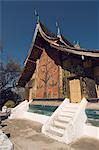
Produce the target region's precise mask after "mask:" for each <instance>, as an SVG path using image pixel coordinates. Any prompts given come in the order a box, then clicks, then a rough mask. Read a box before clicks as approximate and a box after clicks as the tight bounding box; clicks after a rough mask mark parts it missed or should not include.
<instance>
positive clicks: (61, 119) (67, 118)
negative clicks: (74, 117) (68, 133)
mask: <svg viewBox="0 0 99 150" xmlns="http://www.w3.org/2000/svg"><path fill="white" fill-rule="evenodd" d="M55 120H58V121H60V122H63V123H65V122H66V123H69V122H70V121H71V118H70V117H62V116H58V117H57V118H55Z"/></svg>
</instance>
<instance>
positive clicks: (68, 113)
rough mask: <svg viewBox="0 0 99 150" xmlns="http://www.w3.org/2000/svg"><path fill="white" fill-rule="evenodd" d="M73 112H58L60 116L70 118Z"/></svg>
mask: <svg viewBox="0 0 99 150" xmlns="http://www.w3.org/2000/svg"><path fill="white" fill-rule="evenodd" d="M74 115H75V114H74V113H70V112H66V113H65V112H60V115H59V116H62V117H70V118H72V117H73V116H74Z"/></svg>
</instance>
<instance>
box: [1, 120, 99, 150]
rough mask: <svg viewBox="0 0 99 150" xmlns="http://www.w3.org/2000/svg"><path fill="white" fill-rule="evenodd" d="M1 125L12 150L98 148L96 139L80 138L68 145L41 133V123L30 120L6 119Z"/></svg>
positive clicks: (79, 149) (92, 149) (98, 149)
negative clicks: (12, 146) (11, 144)
mask: <svg viewBox="0 0 99 150" xmlns="http://www.w3.org/2000/svg"><path fill="white" fill-rule="evenodd" d="M2 126H3V127H2V130H3V131H4V133H5V134H7V135H8V136H9V139H10V140H11V142H12V143H13V145H14V150H99V141H98V140H96V139H91V138H81V139H79V140H77V141H76V142H74V143H72V144H70V145H67V144H63V143H60V142H57V141H55V140H53V139H50V138H48V137H46V136H45V135H43V134H42V133H41V127H42V124H40V123H37V122H33V121H30V120H21V119H13V120H6V121H4V122H3V123H2Z"/></svg>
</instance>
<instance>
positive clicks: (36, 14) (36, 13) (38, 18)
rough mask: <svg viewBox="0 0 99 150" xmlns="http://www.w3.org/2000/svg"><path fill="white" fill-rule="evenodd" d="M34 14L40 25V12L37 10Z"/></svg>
mask: <svg viewBox="0 0 99 150" xmlns="http://www.w3.org/2000/svg"><path fill="white" fill-rule="evenodd" d="M34 14H35V16H36V17H37V23H39V21H40V17H39V14H38V12H37V10H36V9H35V10H34Z"/></svg>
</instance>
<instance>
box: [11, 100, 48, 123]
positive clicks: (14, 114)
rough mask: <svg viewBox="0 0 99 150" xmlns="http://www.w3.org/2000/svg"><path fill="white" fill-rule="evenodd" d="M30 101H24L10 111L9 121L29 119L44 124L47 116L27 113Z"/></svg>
mask: <svg viewBox="0 0 99 150" xmlns="http://www.w3.org/2000/svg"><path fill="white" fill-rule="evenodd" d="M31 102H32V101H29V102H27V101H24V102H22V103H20V104H19V105H18V106H16V107H15V108H14V109H13V110H12V111H11V116H10V117H9V119H29V120H31V121H36V122H40V123H41V124H44V123H45V122H47V120H49V118H50V117H49V116H45V115H41V114H37V113H31V112H28V109H29V104H30V103H31Z"/></svg>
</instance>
